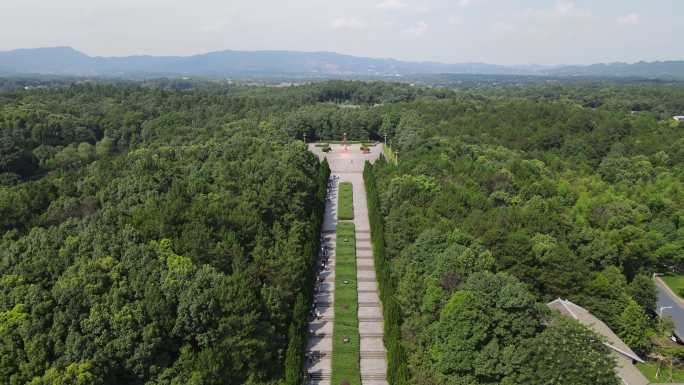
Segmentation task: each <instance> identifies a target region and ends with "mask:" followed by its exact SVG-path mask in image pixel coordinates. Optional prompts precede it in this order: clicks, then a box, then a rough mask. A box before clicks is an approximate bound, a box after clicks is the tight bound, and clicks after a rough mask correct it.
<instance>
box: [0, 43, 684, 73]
mask: <svg viewBox="0 0 684 385" xmlns="http://www.w3.org/2000/svg"><path fill="white" fill-rule="evenodd" d="M19 74H40V75H69V76H116V77H134V76H199V77H221V78H226V77H234V78H246V77H289V76H301V77H337V76H349V77H400V76H407V75H424V74H483V75H541V76H544V75H546V76H568V77H572V76H578V77H593V76H600V77H643V78H659V79H684V61H667V62H650V63H646V62H640V63H635V64H626V63H612V64H595V65H589V66H538V65H535V66H533V65H531V66H503V65H494V64H485V63H461V64H445V63H436V62H408V61H400V60H394V59H373V58H365V57H356V56H349V55H342V54H337V53H332V52H293V51H219V52H210V53H207V54H202V55H193V56H126V57H93V56H88V55H86V54H84V53H82V52H79V51H77V50H75V49H73V48H69V47H55V48H36V49H18V50H13V51H5V52H0V75H5V76H7V75H19Z"/></svg>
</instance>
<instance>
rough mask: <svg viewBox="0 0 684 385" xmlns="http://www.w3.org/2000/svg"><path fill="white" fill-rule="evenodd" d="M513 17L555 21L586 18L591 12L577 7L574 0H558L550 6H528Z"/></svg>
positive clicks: (526, 19)
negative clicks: (541, 7) (540, 7)
mask: <svg viewBox="0 0 684 385" xmlns="http://www.w3.org/2000/svg"><path fill="white" fill-rule="evenodd" d="M513 17H514V18H515V19H517V20H519V21H527V22H529V21H537V22H557V21H560V20H588V19H591V18H593V15H592V13H591V12H589V11H587V10H585V9H582V8H579V7H577V5H576V4H575V2H574V1H571V0H559V1H557V2H556V4H555V5H554V6H553V7H552V8H544V9H539V8H528V9H526V10H524V11H522V12H518V13H515V14H514V15H513Z"/></svg>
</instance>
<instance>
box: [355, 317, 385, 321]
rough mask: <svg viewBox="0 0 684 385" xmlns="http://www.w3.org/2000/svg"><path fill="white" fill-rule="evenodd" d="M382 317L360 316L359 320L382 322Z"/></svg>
mask: <svg viewBox="0 0 684 385" xmlns="http://www.w3.org/2000/svg"><path fill="white" fill-rule="evenodd" d="M380 321H382V317H359V322H380Z"/></svg>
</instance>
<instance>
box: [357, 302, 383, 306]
mask: <svg viewBox="0 0 684 385" xmlns="http://www.w3.org/2000/svg"><path fill="white" fill-rule="evenodd" d="M379 306H380V302H359V307H379Z"/></svg>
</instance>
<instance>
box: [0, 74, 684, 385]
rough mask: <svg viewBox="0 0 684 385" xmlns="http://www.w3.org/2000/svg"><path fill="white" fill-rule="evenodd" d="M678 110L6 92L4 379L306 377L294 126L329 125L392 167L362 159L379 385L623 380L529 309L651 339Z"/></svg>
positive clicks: (634, 87)
mask: <svg viewBox="0 0 684 385" xmlns="http://www.w3.org/2000/svg"><path fill="white" fill-rule="evenodd" d="M683 113H684V87H682V86H681V85H680V84H676V83H673V84H664V83H619V84H618V83H610V82H568V83H551V84H537V83H534V84H530V85H525V86H515V85H512V86H500V87H492V86H486V85H481V86H477V87H467V88H454V89H451V90H448V89H443V88H423V87H413V86H409V85H402V84H391V83H381V82H373V83H364V82H342V81H333V82H323V83H314V84H309V85H301V86H296V87H286V88H272V87H243V86H226V85H218V84H211V83H202V84H193V83H191V82H175V81H159V82H148V83H144V84H138V83H132V82H129V83H116V82H112V83H110V84H105V83H97V82H94V83H83V84H71V85H69V84H66V85H65V84H60V85H59V86H56V87H47V88H44V89H33V90H16V91H8V92H3V93H0V173H1V174H0V183H1V186H2V187H0V226H1V227H2V233H3V236H2V241H1V242H2V244H1V245H0V282H1V284H0V342H1V343H0V383H2V384H24V383H32V384H53V383H54V384H58V383H63V384H68V383H69V384H70V383H82V384H90V383H95V384H120V383H130V384H239V383H248V384H268V383H280V382H284V381H287V383H288V384H296V383H298V381H299V377H298V376H296V375H292V374H291V373H293V372H292V371H293V370H294V371H295V372H296V371H297V370H300V369H301V368H300V367H299V365H301V362H300V361H298V360H299V358H298V357H299V355H298V353H300V352H299V349H300V348H301V346H299V345H301V339H302V336H301V332H302V330H300V329H301V327H302V318H303V317H305V315H306V309H307V308H308V306H307V304H308V301H309V297H310V289H311V286H312V285H311V273H312V266H311V265H312V263H313V261H314V260H315V255H316V252H317V249H318V230H319V224H320V219H321V210H322V207H323V206H322V205H323V200H324V196H325V181H326V179H327V171H326V164H325V163H324V164H323V165H319V163H318V161H317V160H316V159H315V157H314V156H313V155H311V154H309V153H308V152H307V151H306V147H305V146H304V145H303V144H302V142H301V140H295V139H302V138H303V137H304V134H306V135H307V140H316V139H319V140H328V139H337V140H339V139H340V138H341V137H342V134H343V133H347V134H348V135H349V137H350V139H358V140H366V139H371V140H384V136H385V135H387V139H388V142H389V143H391V145H392V148H393V149H394V150H395V151H397V152H398V154H399V159H400V161H399V163H398V164H394V163H388V162H384V161H382V160H381V161H379V163H377V164H376V165H375V166H374V167H372V178H373V182H374V190H373V193H377V207H376V208H377V210H378V218H377V220H378V221H379V222H382V223H381V225H382V227H381V228H382V229H383V230H384V231H383V234H382V235H383V245H382V247H383V249H384V251H383V253H384V255H383V258H385V259H386V263H385V264H384V265H382V266H384V268H386V270H387V271H386V273H384V274H378V276H379V277H384V278H381V279H387V280H388V282H390V283H388V284H387V285H389V287H390V288H391V291H392V292H391V296H392V300H393V301H395V302H396V306H397V314H396V315H395V316H396V317H395V318H393V319H396V327H397V328H398V330H396V331H395V332H393V333H392V334H390V333H386V335H387V336H389V337H388V338H395V339H396V341H391V342H392V343H396V344H397V346H400V347H401V350H402V351H403V352H404V353H405V354H406V357H407V359H406V360H404V362H403V365H404V367H403V368H401V370H402V373H405V374H406V377H405V378H400V379H399V380H398V381H397V382H396V383H400V382H399V381H406V383H412V384H495V383H506V384H535V383H549V382H548V381H551V382H550V383H576V384H585V383H586V384H615V383H616V379H615V377H614V376H613V375H612V367H611V365H612V364H611V361H610V358H609V356H608V355H607V354H606V351H605V349H604V348H603V346H602V345H601V344H600V343H598V342H597V341H598V340H597V339H596V338H595V336H594V335H593V334H592V333H590V332H588V331H587V330H586V329H585V328H583V327H581V326H579V325H578V324H576V323H574V322H570V321H567V320H563V319H561V318H557V317H554V316H553V315H552V314H551V313H550V312H549V311H548V310H547V309H546V308H545V307H544V306H543V304H544V303H545V302H548V301H549V300H552V299H554V298H556V297H559V296H560V297H563V298H568V299H570V300H572V301H574V302H576V303H578V304H579V305H581V306H584V307H586V308H587V309H589V310H590V311H592V312H593V313H594V314H595V315H597V316H598V317H600V318H601V319H602V320H603V321H605V322H606V323H607V324H608V325H610V326H611V327H612V328H613V329H614V330H615V331H616V332H617V333H618V334H619V335H620V336H621V337H622V338H623V339H624V340H625V342H627V343H628V344H629V345H630V346H631V347H632V348H633V349H634V350H635V351H637V352H639V353H640V354H647V353H648V352H649V351H650V350H651V349H652V346H651V340H650V338H649V337H650V336H651V335H652V334H655V333H657V324H656V318H655V310H656V309H655V306H656V305H655V289H654V287H653V284H652V281H651V280H650V277H649V276H650V274H651V273H653V272H655V271H666V270H680V269H681V268H682V267H684V266H682V263H683V262H684V261H683V260H682V258H683V257H684V233H683V231H684V230H682V224H683V223H684V208H683V205H682V204H683V203H684V194H683V192H684V189H683V186H682V183H683V182H684V180H683V176H684V172H683V171H684V170H683V168H684V128H683V127H682V126H681V125H677V124H676V123H674V122H673V120H672V115H680V114H683ZM371 220H373V218H371ZM374 231H375V227H374ZM374 242H375V237H374ZM375 246H376V245H374V249H375ZM381 284H382V282H381ZM385 295H386V294H385V293H383V296H385ZM384 300H385V299H383V301H384ZM295 304H296V305H295ZM635 320H636V321H635ZM404 353H402V354H404ZM286 357H287V358H286ZM286 361H287V364H286ZM559 365H560V366H559ZM404 370H405V372H404ZM286 372H287V373H290V374H289V375H288V376H286ZM402 375H403V374H402ZM549 379H551V380H549ZM554 381H555V382H554Z"/></svg>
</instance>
